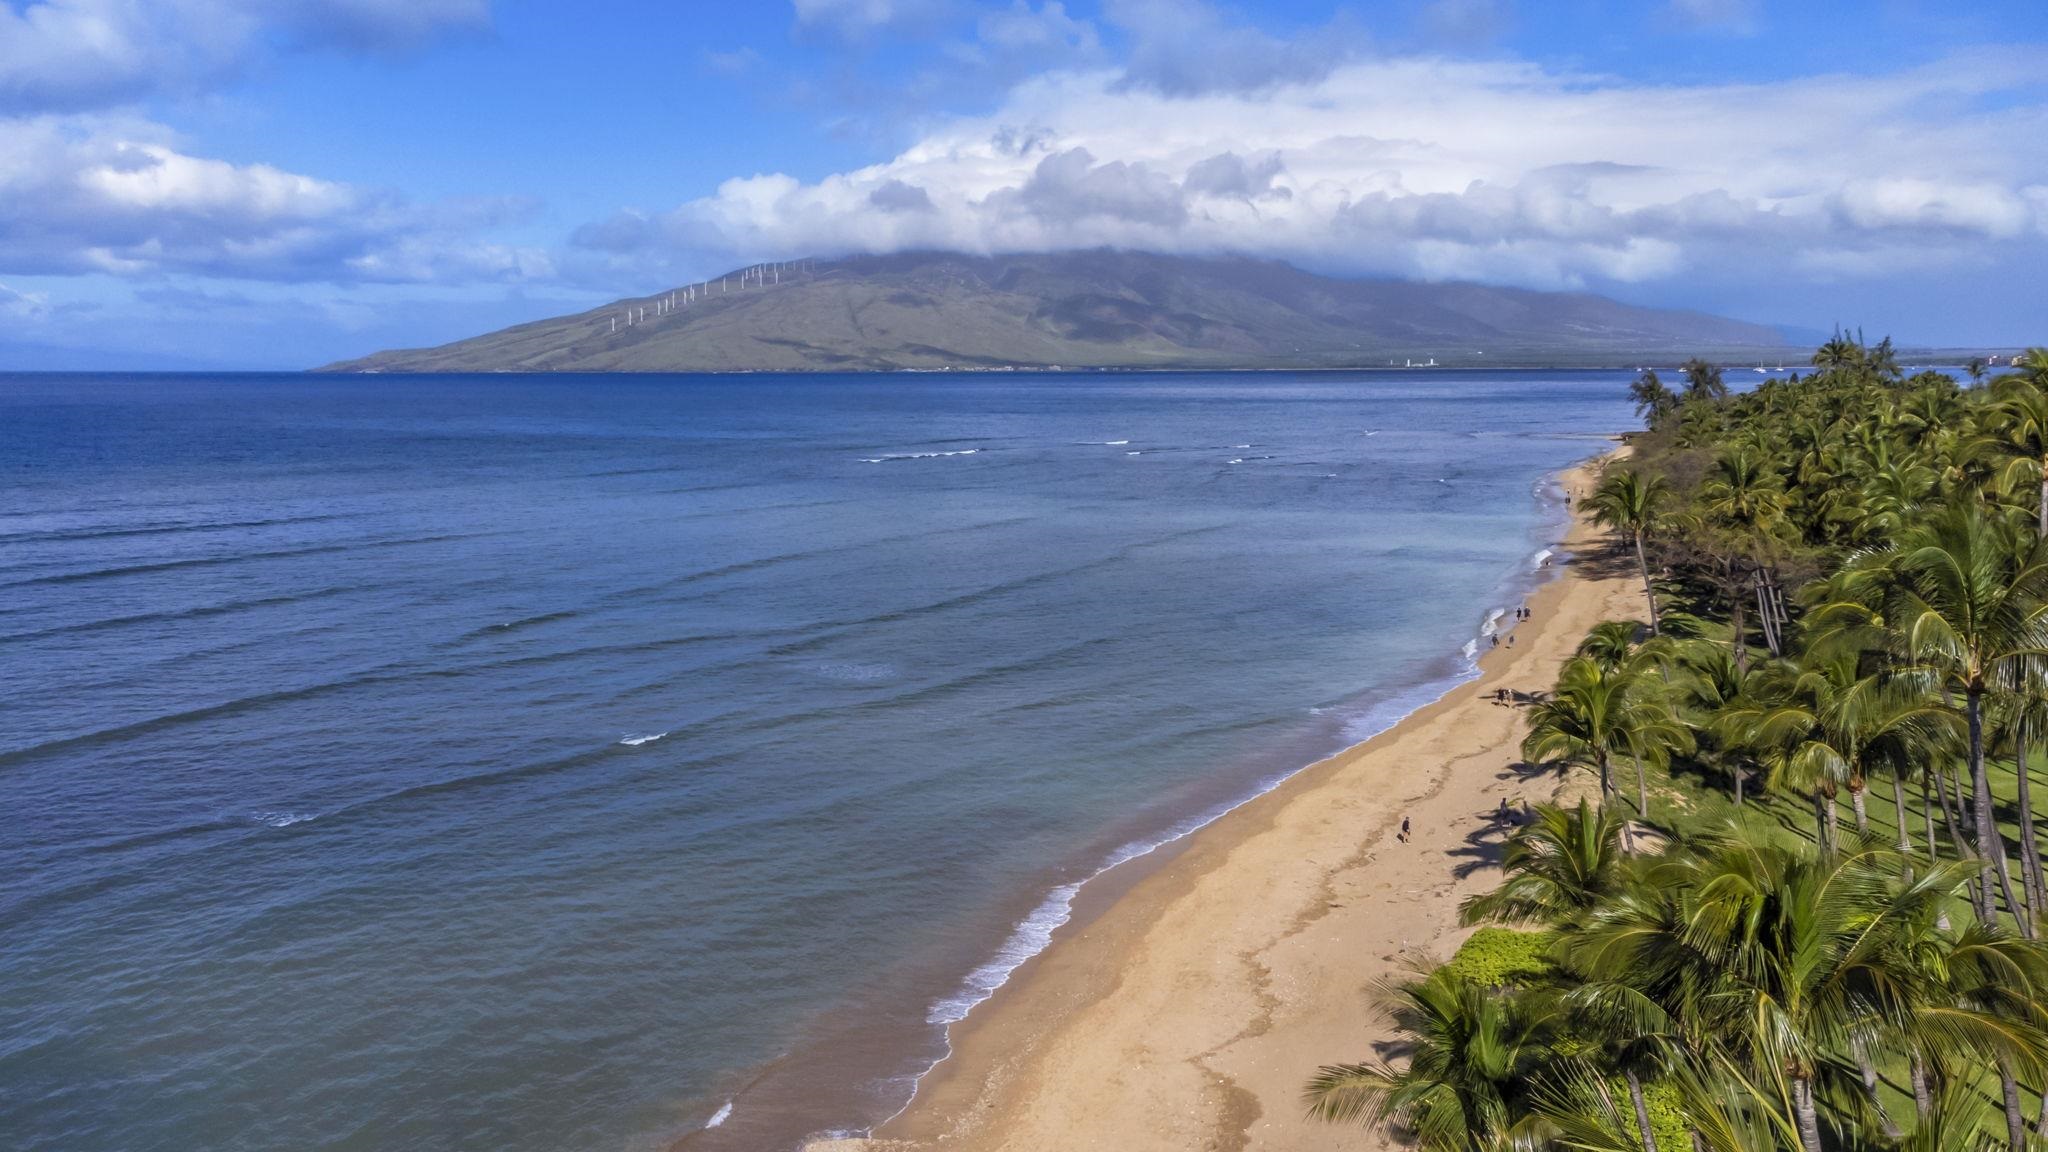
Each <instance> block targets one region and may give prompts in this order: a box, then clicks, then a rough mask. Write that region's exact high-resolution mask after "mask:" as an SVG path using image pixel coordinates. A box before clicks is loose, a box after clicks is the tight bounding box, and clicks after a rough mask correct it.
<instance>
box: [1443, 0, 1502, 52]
mask: <svg viewBox="0 0 2048 1152" xmlns="http://www.w3.org/2000/svg"><path fill="white" fill-rule="evenodd" d="M1419 15H1420V20H1419V23H1420V24H1421V26H1422V29H1423V31H1424V32H1426V33H1428V34H1429V37H1430V38H1431V39H1432V40H1434V41H1436V42H1437V43H1440V44H1443V45H1444V46H1446V47H1448V48H1452V49H1458V48H1470V47H1472V46H1473V45H1475V44H1485V43H1489V42H1491V41H1494V40H1498V39H1499V38H1500V37H1501V36H1503V35H1505V34H1506V32H1507V30H1508V28H1509V27H1510V26H1511V25H1513V23H1514V5H1513V3H1512V2H1511V0H1430V2H1429V3H1427V4H1425V5H1423V6H1422V10H1421V12H1420V13H1419Z"/></svg>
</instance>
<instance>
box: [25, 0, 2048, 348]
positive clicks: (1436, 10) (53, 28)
mask: <svg viewBox="0 0 2048 1152" xmlns="http://www.w3.org/2000/svg"><path fill="white" fill-rule="evenodd" d="M1951 7H1954V6H1944V5H1938V4H1934V3H1922V2H1920V0H1873V2H1870V3H1860V4H1849V3H1838V4H1830V3H1796V4H1795V3H1790V2H1785V0H1637V2H1633V3H1624V2H1619V0H1615V2H1610V0H1550V2H1546V3H1542V4H1538V3H1535V2H1533V0H1396V2H1390V3H1378V4H1347V5H1332V4H1329V3H1310V2H1308V0H1268V2H1265V3H1235V4H1227V3H1209V2H1203V0H1187V2H1178V3H1175V2H1168V0H1066V2H1065V3H1061V2H1058V0H990V2H986V3H977V2H971V0H754V2H750V3H726V4H710V3H701V2H696V0H686V2H674V3H656V2H653V0H615V2H611V3H604V4H567V3H542V2H539V0H30V2H24V0H0V367H9V366H12V367H91V366H144V365H163V366H170V367H185V366H193V367H198V366H229V367H270V366H277V367H297V366H304V365H308V364H315V363H320V362H324V361H327V360H331V359H337V358H341V357H345V356H350V355H357V354H361V353H364V352H368V351H371V350H374V349H377V348H381V347H388V346H395V345H417V344H427V343H437V342H441V341H445V340H449V339H454V338H458V337H461V336H464V335H470V334H473V333H476V332H479V331H483V330H487V329H490V328H494V327H498V326H502V325H504V324H508V323H515V322H518V321H521V320H528V319H534V318H538V317H541V316H546V315H553V314H556V313H559V312H563V311H569V310H575V309H580V308H584V307H588V306H591V305H593V304H596V303H599V302H601V301H604V300H607V299H611V298H613V297H616V296H621V295H628V294H637V293H641V292H646V291H651V290H653V289H656V288H659V287H663V286H667V285H670V284H675V283H679V282H683V281H686V280H689V279H694V278H696V277H699V276H701V275H703V274H706V273H709V272H715V271H718V270H722V269H724V268H727V267H730V266H733V265H735V264H739V263H745V262H751V261H754V260H759V259H772V258H789V257H794V256H799V255H810V254H830V253H834V252H846V251H859V250H888V249H892V248H901V247H952V248H962V249H967V250H976V251H1002V250H1043V249H1059V248H1071V247H1088V246H1096V245H1105V244H1106V245H1116V246H1126V247H1137V248H1150V249H1158V250H1165V251H1178V252H1187V253H1191V254H1205V253H1222V252H1233V253H1236V252H1242V253H1251V254H1256V255H1265V256H1272V257H1277V258H1281V259H1288V260H1292V261H1294V262H1296V263H1300V264H1303V265H1305V266H1308V267H1312V268H1315V269H1317V270H1319V271H1325V272H1329V273H1333V274H1341V275H1376V276H1399V277H1418V278H1430V279H1476V280H1483V281H1488V282H1494V283H1505V284H1516V285H1524V286H1529V287H1537V288H1573V289H1586V290H1591V291H1598V292H1602V293H1606V294H1609V295H1613V296H1616V297H1619V298H1622V299H1627V300H1630V301H1634V302H1640V303H1647V304H1655V305H1665V306H1675V307H1694V308H1700V309H1704V310H1709V311H1715V312H1721V313H1725V314H1729V315H1734V316H1739V317H1742V318H1745V319H1752V320H1760V321H1765V322H1771V323H1779V324H1785V325H1793V326H1801V327H1805V328H1826V327H1828V326H1829V325H1830V324H1832V323H1835V322H1837V321H1839V322H1843V323H1846V324H1852V325H1853V324H1860V325H1862V326H1863V327H1864V328H1865V329H1866V330H1868V331H1870V332H1871V333H1872V334H1873V335H1874V334H1876V333H1878V332H1890V333H1893V334H1896V335H1897V336H1898V337H1900V338H1901V339H1902V340H1904V341H1906V342H1909V343H1916V344H1926V343H1938V344H1963V343H1985V344H2012V343H2029V342H2033V343H2038V342H2042V341H2048V306H2044V305H2043V303H2042V301H2043V300H2044V298H2048V293H2044V288H2048V274H2044V272H2043V271H2042V269H2043V268H2044V267H2048V149H2043V148H2042V147H2041V143H2042V142H2043V141H2048V73H2043V72H2042V71H2041V70H2040V69H2039V68H2038V61H2039V59H2040V58H2041V52H2042V49H2043V41H2044V40H2048V7H2044V6H2043V5H2042V4H2040V3H2039V0H2011V2H2007V3H1981V4H1975V5H1971V6H1969V7H1968V11H1966V12H1964V13H1962V14H1960V15H1958V14H1956V13H1955V12H1953V11H1949V10H1945V9H1947V8H1951Z"/></svg>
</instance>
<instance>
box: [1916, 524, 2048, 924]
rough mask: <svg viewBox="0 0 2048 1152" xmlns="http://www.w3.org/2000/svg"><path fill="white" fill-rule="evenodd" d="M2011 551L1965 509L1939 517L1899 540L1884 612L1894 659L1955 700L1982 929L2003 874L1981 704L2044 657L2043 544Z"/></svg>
mask: <svg viewBox="0 0 2048 1152" xmlns="http://www.w3.org/2000/svg"><path fill="white" fill-rule="evenodd" d="M2015 544H2016V542H2015V541H2013V540H2011V539H2010V538H2009V537H2005V536H2003V535H2002V534H2001V532H2000V531H1999V529H1998V527H1997V525H1996V524H1995V523H1994V522H1993V521H1991V520H1989V519H1988V518H1986V517H1984V516H1982V515H1979V514H1977V513H1976V512H1975V511H1974V510H1973V509H1971V508H1969V507H1968V506H1956V507H1951V508H1949V509H1947V510H1945V511H1943V512H1942V513H1941V514H1940V515H1937V516H1935V517H1933V518H1932V519H1930V520H1929V521H1928V522H1926V523H1925V524H1924V525H1921V526H1919V527H1916V528H1915V529H1913V530H1912V531H1910V532H1908V533H1907V534H1906V535H1905V536H1903V537H1902V538H1901V540H1900V544H1899V549H1898V553H1897V559H1896V571H1897V575H1898V580H1897V583H1896V584H1895V585H1894V586H1893V588H1892V596H1891V599H1892V601H1893V602H1892V603H1891V604H1889V605H1887V609H1886V615H1887V616H1888V617H1889V624H1890V627H1891V628H1892V629H1893V630H1894V631H1895V635H1896V637H1897V643H1898V645H1899V647H1900V649H1901V654H1902V655H1903V656H1904V657H1905V658H1906V659H1908V660H1910V661H1912V662H1913V663H1914V664H1915V665H1916V666H1917V667H1918V668H1919V669H1920V670H1921V671H1922V672H1924V673H1925V674H1926V675H1928V676H1930V677H1932V678H1934V679H1935V680H1936V681H1938V682H1939V683H1940V684H1942V685H1944V686H1945V687H1946V688H1947V689H1948V690H1949V691H1951V692H1953V693H1955V694H1956V695H1959V696H1961V697H1962V700H1963V715H1964V719H1965V722H1966V724H1967V726H1968V727H1967V730H1968V733H1969V764H1970V778H1971V785H1972V793H1973V802H1972V804H1971V808H1972V815H1973V817H1974V823H1975V827H1974V829H1973V832H1974V836H1975V839H1976V849H1977V857H1978V863H1979V866H1980V868H1981V869H1982V876H1981V880H1980V883H1979V886H1978V894H1977V901H1978V915H1979V916H1980V917H1981V918H1982V919H1985V920H1990V919H1991V918H1992V916H1993V915H1995V909H1994V906H1993V900H1992V891H1991V886H1992V883H1993V879H1994V877H1993V870H1994V869H1996V870H1997V872H1998V874H2000V875H2003V874H2004V867H2003V864H2004V843H2003V838H2002V837H2001V836H2000V835H1999V832H1998V827H1997V821H1996V817H1995V813H1994V810H1993V808H1992V800H1991V780H1990V777H1989V775H1987V773H1986V770H1985V764H1984V703H1985V697H1986V696H1987V695H1988V694H1990V693H1991V692H1993V691H1997V690H2001V689H2004V688H2006V687H2008V686H2010V685H2013V684H2016V683H2017V682H2018V681H2019V680H2020V679H2021V678H2022V677H2023V676H2024V675H2026V674H2027V672H2028V671H2029V670H2030V669H2029V665H2030V664H2031V663H2033V662H2036V661H2039V660H2042V659H2044V658H2048V543H2044V541H2042V540H2041V539H2040V538H2035V539H2034V540H2032V541H2030V542H2028V543H2026V544H2025V545H2024V546H2019V547H2016V546H2015ZM2013 911H2014V914H2015V915H2018V914H2019V909H2017V908H2014V909H2013Z"/></svg>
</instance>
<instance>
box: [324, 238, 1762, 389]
mask: <svg viewBox="0 0 2048 1152" xmlns="http://www.w3.org/2000/svg"><path fill="white" fill-rule="evenodd" d="M742 284H744V285H745V286H744V287H741V286H740V285H742ZM671 298H673V300H674V305H673V307H671V304H670V300H671ZM1788 347H1789V345H1788V344H1787V343H1786V341H1785V340H1784V338H1783V337H1782V336H1781V335H1780V334H1779V333H1778V332H1777V331H1776V330H1774V329H1772V328H1770V327H1768V326H1765V325H1761V324H1751V323H1747V322H1744V321H1738V320H1729V319H1725V318H1722V317H1718V316H1711V315H1707V314H1705V313H1699V312H1688V311H1675V310H1667V309H1652V308H1642V307H1638V306H1635V305H1629V304H1623V303H1620V302H1618V301H1614V300H1611V299H1608V298H1606V297H1603V296H1597V295H1593V294H1591V293H1584V292H1540V291H1535V290H1532V289H1521V288H1497V287H1492V286H1488V285H1482V284H1476V283H1470V282H1460V281H1451V282H1440V283H1427V282H1413V281H1397V280H1345V279H1338V278H1334V277H1326V276H1320V275H1317V274H1315V273H1311V272H1306V271H1303V270H1301V269H1299V268H1295V267H1293V266H1292V265H1288V264H1284V263H1280V262H1278V261H1270V260H1256V259H1250V258H1243V257H1183V256H1162V255H1157V254H1151V253H1139V252H1119V251H1107V250H1097V251H1088V252H1068V253H1052V254H1028V255H1012V256H966V255H960V254H957V253H944V252H912V253H898V254H893V255H883V256H851V257H843V258H837V259H830V260H804V261H791V262H788V263H784V264H777V265H754V266H750V267H749V268H747V269H742V270H739V271H736V272H733V273H728V274H727V275H726V276H724V277H718V278H713V279H711V280H709V281H705V282H701V283H699V284H695V285H683V286H678V287H677V288H675V289H673V290H672V291H664V292H661V293H657V294H654V295H650V296H641V297H632V298H627V299H621V300H618V301H614V302H612V303H610V304H606V305H603V306H601V307H598V308H593V309H590V310H588V311H586V312H580V313H575V314H572V315H567V316H557V317H551V318H548V319H544V320H536V321H532V322H529V323H526V324H519V325H514V326H512V327H510V328H505V329H501V330H499V331H496V332H490V333H485V334H482V335H479V336H474V337H470V338H468V339H465V340H457V341H454V342H452V343H449V344H443V345H440V346H438V347H433V348H418V349H395V350H390V351H385V352H378V353H373V354H371V355H369V356H365V357H361V358H357V359H353V360H345V361H341V362H339V363H335V364H330V365H327V366H326V367H325V368H323V369H319V370H320V371H337V372H348V371H356V372H489V371H529V372H550V371H560V372H750V371H754V372H758V371H769V372H776V371H780V372H806V371H811V372H879V371H903V370H928V371H941V370H996V369H1123V370H1128V369H1147V368H1157V369H1205V370H1226V369H1317V368H1322V369H1338V368H1384V367H1388V366H1393V367H1401V366H1403V365H1404V364H1406V363H1409V362H1413V363H1416V364H1423V363H1425V362H1426V361H1434V362H1435V363H1436V364H1437V365H1438V366H1442V367H1457V366H1466V367H1475V366H1494V365H1499V366H1541V365H1551V364H1555V365H1570V366H1593V365H1596V364H1633V363H1636V362H1638V361H1640V360H1641V359H1644V358H1651V357H1658V356H1664V357H1668V356H1671V355H1687V356H1690V355H1694V354H1703V355H1715V354H1722V355H1728V356H1733V357H1735V358H1746V357H1747V356H1748V355H1750V354H1765V355H1771V354H1779V353H1782V352H1783V351H1784V350H1785V349H1786V348H1788Z"/></svg>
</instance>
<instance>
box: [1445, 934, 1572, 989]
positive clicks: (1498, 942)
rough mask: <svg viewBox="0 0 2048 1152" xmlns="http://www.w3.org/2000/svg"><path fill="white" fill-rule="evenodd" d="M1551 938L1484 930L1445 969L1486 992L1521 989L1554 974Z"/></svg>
mask: <svg viewBox="0 0 2048 1152" xmlns="http://www.w3.org/2000/svg"><path fill="white" fill-rule="evenodd" d="M1550 939H1551V938H1550V934H1549V933H1547V932H1518V931H1516V930H1514V929H1512V928H1481V929H1480V930H1479V931H1477V932H1474V933H1473V934H1472V938H1471V939H1469V940H1467V941H1465V944H1464V946H1463V947H1461V948H1459V949H1458V952H1457V954H1456V955H1454V956H1452V957H1451V962H1450V963H1449V964H1447V965H1445V967H1447V968H1449V969H1450V970H1451V974H1452V975H1453V976H1456V977H1458V978H1460V979H1463V980H1469V981H1471V982H1472V983H1474V984H1477V985H1479V986H1481V987H1483V988H1521V987H1525V986H1527V985H1529V984H1532V983H1534V982H1535V981H1537V980H1538V979H1540V978H1542V977H1543V976H1545V975H1546V974H1548V973H1549V972H1550V958H1549V952H1550Z"/></svg>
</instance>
